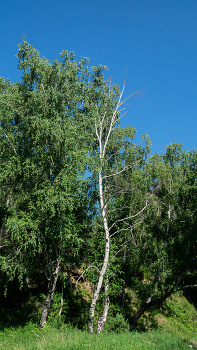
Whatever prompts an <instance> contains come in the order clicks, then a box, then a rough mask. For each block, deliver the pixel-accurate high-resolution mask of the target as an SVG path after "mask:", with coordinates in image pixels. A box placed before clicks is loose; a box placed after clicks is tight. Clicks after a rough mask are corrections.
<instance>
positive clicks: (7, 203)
mask: <svg viewBox="0 0 197 350" xmlns="http://www.w3.org/2000/svg"><path fill="white" fill-rule="evenodd" d="M9 206H10V193H8V196H7V201H6V207H5V214H4V219H3V223H2V226H1V231H0V247H1V241H2V237H3V232H4V229H5V225H6V221H7V216H8V208H9Z"/></svg>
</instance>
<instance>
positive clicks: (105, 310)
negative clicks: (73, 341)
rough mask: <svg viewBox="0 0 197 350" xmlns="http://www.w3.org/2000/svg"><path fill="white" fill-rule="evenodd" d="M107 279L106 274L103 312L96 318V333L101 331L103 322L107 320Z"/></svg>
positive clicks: (103, 325) (108, 302)
mask: <svg viewBox="0 0 197 350" xmlns="http://www.w3.org/2000/svg"><path fill="white" fill-rule="evenodd" d="M108 292H109V280H108V276H107V277H106V282H105V305H104V309H103V314H102V316H101V318H99V320H98V325H97V331H98V333H101V332H102V331H103V329H104V327H105V323H106V321H107V315H108V310H109V304H110V301H109V293H108Z"/></svg>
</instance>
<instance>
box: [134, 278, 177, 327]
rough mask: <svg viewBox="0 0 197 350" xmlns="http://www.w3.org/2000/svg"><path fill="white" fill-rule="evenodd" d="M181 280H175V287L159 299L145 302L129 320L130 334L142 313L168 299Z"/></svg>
mask: <svg viewBox="0 0 197 350" xmlns="http://www.w3.org/2000/svg"><path fill="white" fill-rule="evenodd" d="M180 280H181V276H180V277H179V278H178V279H177V282H176V283H175V285H174V286H173V287H172V288H171V289H170V290H169V291H168V292H167V293H166V294H165V295H164V296H162V297H161V298H158V299H155V300H151V301H150V302H146V303H145V304H144V305H143V306H142V307H141V309H140V310H139V311H138V312H137V313H136V314H135V316H134V317H133V318H132V319H131V322H130V324H129V330H130V332H132V331H133V330H134V329H135V327H136V323H137V321H138V320H139V318H140V317H141V316H142V315H143V314H144V312H145V311H146V310H148V309H149V308H150V307H152V306H155V305H157V304H161V303H162V302H163V301H164V300H166V299H167V298H169V297H170V295H171V294H172V293H173V292H174V291H175V288H176V287H177V285H178V284H179V282H180Z"/></svg>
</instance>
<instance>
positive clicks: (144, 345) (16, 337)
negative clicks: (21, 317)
mask: <svg viewBox="0 0 197 350" xmlns="http://www.w3.org/2000/svg"><path fill="white" fill-rule="evenodd" d="M194 343H195V342H193V346H194ZM189 344H190V345H191V344H192V340H191V341H190V339H185V340H184V339H180V338H179V337H177V336H176V335H174V334H172V333H169V332H166V331H160V330H156V331H147V332H144V333H137V332H133V333H128V332H127V333H123V334H114V333H103V334H100V335H99V334H92V335H91V334H89V333H87V332H85V331H79V330H75V329H71V328H70V329H69V328H66V327H64V328H62V329H53V328H51V327H46V328H45V329H44V330H41V329H38V328H36V327H35V326H34V325H31V324H29V325H28V326H26V327H23V328H17V329H10V328H9V329H6V330H5V331H4V332H1V333H0V349H5V350H8V349H9V350H12V349H13V350H16V349H18V350H23V349H24V350H52V349H53V350H63V349H66V350H73V349H93V350H104V349H117V350H120V349H124V350H131V349H132V350H142V349H143V350H148V349H151V350H154V349H155V350H160V349H161V350H162V349H163V350H167V349H179V350H181V349H189Z"/></svg>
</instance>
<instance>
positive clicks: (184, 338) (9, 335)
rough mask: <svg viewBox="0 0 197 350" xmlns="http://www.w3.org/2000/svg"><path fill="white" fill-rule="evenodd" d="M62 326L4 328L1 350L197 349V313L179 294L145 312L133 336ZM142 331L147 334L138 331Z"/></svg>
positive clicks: (1, 335)
mask: <svg viewBox="0 0 197 350" xmlns="http://www.w3.org/2000/svg"><path fill="white" fill-rule="evenodd" d="M153 325H154V328H155V329H153V327H152V326H153ZM155 325H157V326H156V327H155ZM59 326H60V328H59V329H57V328H54V327H53V328H52V326H47V327H46V328H45V329H44V330H41V329H39V328H38V327H37V326H36V325H35V324H33V323H29V324H27V325H26V326H24V327H16V328H13V327H9V328H4V331H3V330H2V331H1V332H0V349H5V350H6V349H9V350H12V349H13V350H15V349H18V350H23V349H24V350H33V349H34V350H37V349H39V350H52V349H53V350H62V349H66V350H71V349H88V348H90V349H93V350H94V349H95V350H100V349H102V350H104V349H117V350H119V349H124V350H127V349H129V350H130V349H132V350H133V349H135V350H140V349H143V350H148V349H151V350H154V349H155V350H160V349H165V350H167V349H177V350H180V349H189V345H192V346H193V348H197V311H196V309H195V308H194V306H193V305H192V304H190V303H189V302H188V301H187V299H186V298H184V297H181V296H178V295H176V296H174V297H173V298H172V299H171V300H168V302H167V304H166V306H165V309H164V310H162V311H161V310H158V309H155V310H152V312H151V313H146V314H145V315H144V317H143V318H142V319H141V320H140V324H139V327H138V329H137V331H136V332H133V333H128V332H126V333H122V334H115V333H107V332H104V333H103V334H101V335H99V334H93V335H90V334H88V333H87V332H85V331H79V330H76V329H73V328H72V327H71V326H69V325H64V324H63V323H62V324H60V325H59ZM142 326H143V327H142ZM142 328H144V329H146V331H145V332H139V330H140V329H142ZM156 328H157V329H156Z"/></svg>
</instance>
